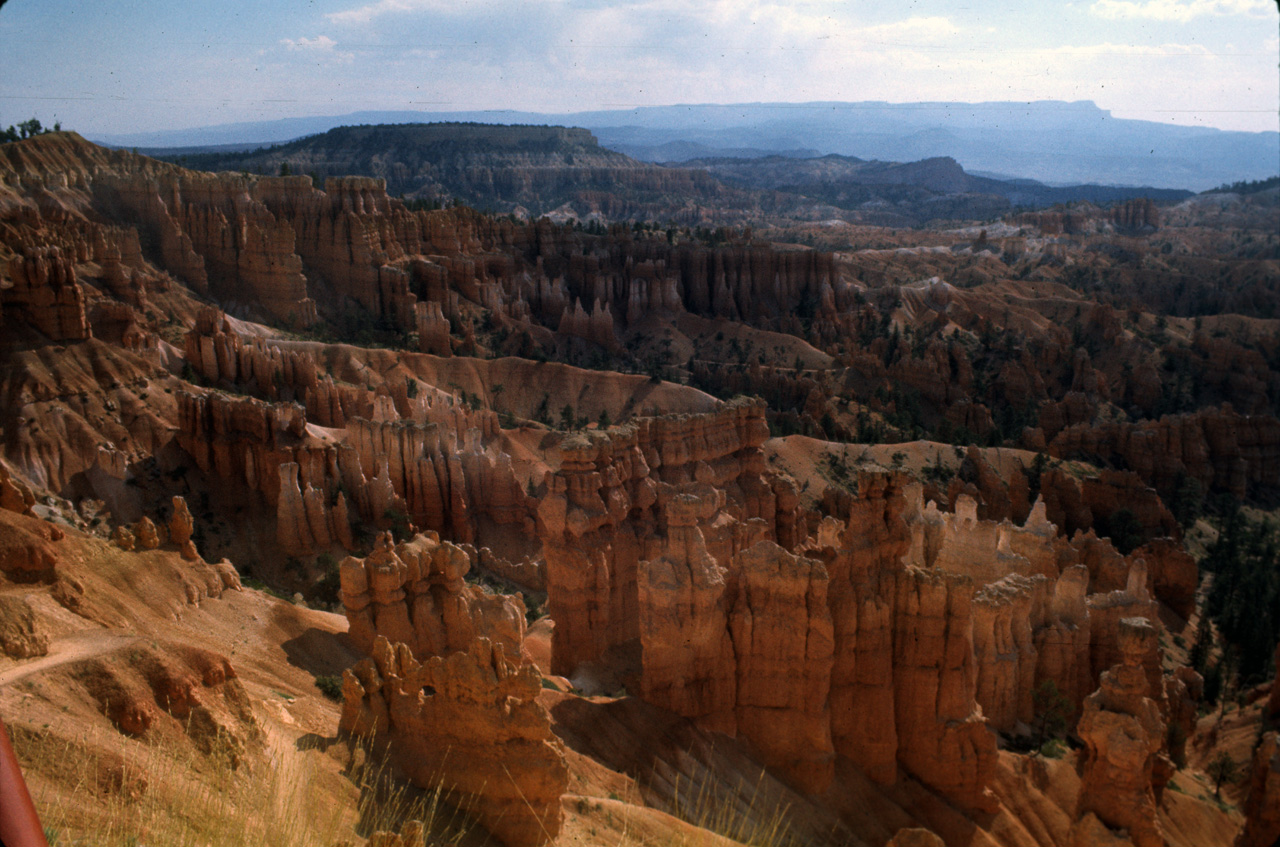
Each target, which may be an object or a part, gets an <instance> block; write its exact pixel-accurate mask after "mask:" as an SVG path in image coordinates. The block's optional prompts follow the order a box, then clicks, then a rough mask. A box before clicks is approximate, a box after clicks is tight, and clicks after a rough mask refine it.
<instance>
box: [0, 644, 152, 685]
mask: <svg viewBox="0 0 1280 847" xmlns="http://www.w3.org/2000/svg"><path fill="white" fill-rule="evenodd" d="M141 640H142V639H141V638H140V637H139V636H137V635H116V634H114V633H110V632H103V631H101V630H92V631H89V632H79V633H76V634H75V635H68V636H66V637H64V638H56V639H54V640H53V641H51V642H49V654H48V655H47V656H41V657H40V658H38V659H33V660H31V661H24V662H22V663H21V664H19V665H16V666H14V667H11V668H8V669H7V670H4V671H0V688H3V687H4V686H6V685H12V684H13V683H15V682H17V681H19V680H22V679H25V678H27V677H28V676H31V675H32V674H35V673H40V672H41V671H46V670H49V669H50V668H56V667H58V666H59V665H65V664H67V663H68V662H78V661H80V660H81V659H88V658H91V657H93V656H100V655H102V654H103V653H110V652H112V651H114V650H119V649H121V648H122V647H127V646H129V645H130V644H133V643H135V642H137V641H141Z"/></svg>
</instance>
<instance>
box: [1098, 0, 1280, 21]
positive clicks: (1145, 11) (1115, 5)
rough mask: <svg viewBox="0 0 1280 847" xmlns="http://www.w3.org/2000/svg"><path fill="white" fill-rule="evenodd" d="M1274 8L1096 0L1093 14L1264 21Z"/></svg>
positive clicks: (1264, 0)
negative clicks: (1238, 17)
mask: <svg viewBox="0 0 1280 847" xmlns="http://www.w3.org/2000/svg"><path fill="white" fill-rule="evenodd" d="M1270 7H1271V3H1270V2H1269V0H1145V2H1141V0H1096V2H1095V3H1094V4H1093V5H1092V6H1090V7H1089V11H1090V12H1092V13H1093V14H1095V15H1097V16H1099V17H1102V18H1107V19H1108V20H1122V19H1128V18H1149V19H1151V20H1157V21H1179V22H1182V21H1189V20H1191V19H1192V18H1196V17H1200V16H1201V15H1249V16H1252V17H1260V16H1262V15H1264V14H1267V13H1268V11H1269V9H1270Z"/></svg>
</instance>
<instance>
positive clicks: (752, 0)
mask: <svg viewBox="0 0 1280 847" xmlns="http://www.w3.org/2000/svg"><path fill="white" fill-rule="evenodd" d="M1278 20H1280V13H1278V12H1277V6H1276V3H1275V2H1274V0H1077V2H1068V3H1045V2H1043V0H1040V1H1039V2H1008V1H1007V0H1006V1H1005V2H999V0H967V2H966V1H965V0H962V2H957V3H942V2H932V1H931V0H917V2H902V3H897V4H889V3H884V2H878V3H871V2H834V0H807V1H806V0H800V2H794V3H786V2H759V0H712V1H711V2H698V0H623V2H603V0H527V2H518V3H517V2H506V0H291V2H269V3H264V2H244V0H226V2H212V3H189V2H181V3H178V2H159V0H137V2H127V0H122V2H115V3H86V2H84V0H9V2H7V3H5V4H4V5H3V7H2V8H0V125H8V124H10V123H15V122H17V121H19V120H23V119H25V118H28V117H31V116H32V115H35V116H36V117H38V118H40V119H41V120H42V121H44V122H45V123H52V122H53V121H54V120H55V119H57V120H60V121H61V122H62V123H63V125H64V126H65V127H68V128H72V129H77V130H79V131H81V132H82V133H84V134H99V133H124V132H133V131H147V130H162V129H177V128H184V127H196V126H206V125H210V124H218V123H228V122H234V121H248V120H266V119H272V118H279V117H296V116H305V115H339V114H344V113H347V112H352V111H356V110H362V109H410V110H427V111H435V110H442V111H447V110H469V109H521V110H531V111H548V112H569V111H581V110H588V109H604V108H629V107H633V106H639V105H663V104H671V103H732V102H759V101H783V102H804V101H811V100H849V101H858V100H886V101H890V102H911V101H919V100H960V101H987V100H1012V101H1026V100H1044V99H1055V100H1093V101H1095V102H1096V103H1097V104H1098V105H1099V106H1101V107H1102V108H1104V109H1110V110H1112V111H1113V112H1114V113H1115V114H1116V115H1117V116H1119V117H1127V118H1141V119H1146V120H1157V121H1163V122H1170V123H1179V124H1187V125H1202V126H1216V127H1221V128H1224V129H1244V130H1276V129H1280V118H1278V117H1277V108H1278V107H1280V73H1278V71H1277V64H1278V63H1280V36H1278V29H1280V27H1278V25H1277V22H1278Z"/></svg>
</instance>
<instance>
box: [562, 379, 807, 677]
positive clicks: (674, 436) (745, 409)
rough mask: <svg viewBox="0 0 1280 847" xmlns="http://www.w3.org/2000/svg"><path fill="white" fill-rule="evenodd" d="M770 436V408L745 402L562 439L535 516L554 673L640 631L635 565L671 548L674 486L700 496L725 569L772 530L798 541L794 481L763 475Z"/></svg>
mask: <svg viewBox="0 0 1280 847" xmlns="http://www.w3.org/2000/svg"><path fill="white" fill-rule="evenodd" d="M767 436H768V430H767V428H766V426H765V423H764V406H763V404H761V403H759V402H758V401H737V402H733V403H728V404H725V405H724V406H723V407H722V408H721V409H720V410H719V411H716V412H712V413H710V414H705V415H678V416H676V415H673V416H669V417H663V418H636V419H633V420H632V421H629V422H628V423H627V424H626V425H625V426H621V427H613V428H611V429H610V430H608V431H607V432H589V433H586V434H582V435H575V436H572V437H571V438H568V439H566V440H565V441H564V442H563V443H562V444H561V446H560V454H561V462H560V471H559V472H558V473H556V474H554V475H552V476H550V477H549V478H548V480H547V488H548V490H547V493H546V495H545V496H543V498H542V500H541V501H540V502H539V504H538V512H537V514H538V522H539V526H538V536H539V537H540V538H541V539H542V542H543V552H544V555H545V558H546V562H547V602H548V611H549V612H550V614H551V616H552V617H553V618H555V619H556V622H557V626H556V631H555V636H554V639H555V641H554V650H553V662H554V667H555V671H556V673H560V674H563V675H572V674H573V673H574V671H575V669H576V668H577V667H578V666H579V665H582V664H584V663H598V662H600V661H601V660H602V659H603V657H604V654H605V653H606V652H607V651H609V650H610V649H612V648H613V647H615V646H619V645H622V644H625V643H627V642H630V641H634V640H635V639H636V638H638V637H639V636H640V619H639V609H638V603H637V582H636V579H637V577H636V574H637V569H638V567H639V563H640V561H641V560H642V559H652V558H658V557H659V556H660V555H661V553H660V551H662V550H663V549H664V544H665V539H664V538H663V537H662V535H663V533H662V529H663V527H664V525H665V523H666V504H667V502H669V501H670V500H671V498H672V497H673V496H674V495H675V494H677V493H691V494H694V495H695V496H696V497H697V499H698V501H699V502H700V503H701V507H700V508H702V509H703V510H704V511H702V512H700V516H699V521H698V523H699V527H700V530H701V532H702V534H703V537H704V542H705V544H706V547H707V551H708V553H709V554H710V555H711V557H712V558H713V559H714V560H715V561H716V563H717V565H718V566H719V567H725V566H727V564H728V561H729V559H730V557H731V556H732V555H733V553H734V552H736V551H737V550H741V549H744V548H745V547H746V546H750V544H751V543H754V541H756V540H758V539H759V538H760V537H762V536H763V537H767V538H775V539H776V540H778V541H779V542H780V543H781V544H782V546H784V547H787V546H788V545H789V544H790V545H794V543H795V541H796V538H795V530H794V526H795V520H796V512H795V504H794V502H792V503H791V505H790V507H789V508H790V511H786V510H783V511H780V510H779V509H778V504H779V495H778V493H776V492H778V491H782V492H784V493H785V491H786V490H788V489H789V486H788V485H787V484H786V483H784V482H783V481H781V480H780V479H778V478H776V477H774V476H772V475H766V474H765V473H764V460H763V456H762V454H761V452H760V445H761V444H763V443H764V440H765V438H767ZM712 487H714V488H720V489H724V491H723V492H715V491H713V490H712ZM686 488H687V490H686ZM784 499H785V498H784ZM753 518H759V519H760V520H762V521H763V523H762V524H752V523H750V520H751V519H753Z"/></svg>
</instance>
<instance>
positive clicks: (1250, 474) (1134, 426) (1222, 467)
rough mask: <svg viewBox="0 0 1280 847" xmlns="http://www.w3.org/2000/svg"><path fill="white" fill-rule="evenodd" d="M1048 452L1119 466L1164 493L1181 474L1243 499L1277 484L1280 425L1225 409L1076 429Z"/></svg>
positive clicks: (1055, 440)
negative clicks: (1250, 492) (1257, 489)
mask: <svg viewBox="0 0 1280 847" xmlns="http://www.w3.org/2000/svg"><path fill="white" fill-rule="evenodd" d="M1049 452H1050V453H1052V454H1053V455H1054V456H1060V457H1061V456H1074V455H1083V456H1096V457H1099V458H1101V459H1102V460H1103V461H1106V462H1109V463H1111V464H1123V466H1125V467H1128V468H1130V469H1131V470H1133V471H1134V472H1136V473H1137V474H1138V475H1139V476H1140V477H1142V478H1143V479H1144V480H1146V481H1148V483H1149V484H1151V485H1154V486H1155V487H1156V488H1157V489H1158V490H1160V491H1164V492H1172V491H1173V490H1174V488H1175V487H1176V486H1177V484H1178V480H1179V475H1185V476H1189V477H1191V478H1192V479H1195V480H1196V481H1198V482H1199V483H1200V484H1201V485H1202V486H1203V487H1204V490H1206V491H1208V490H1210V489H1217V490H1222V491H1228V492H1230V493H1231V494H1233V495H1234V496H1236V497H1239V498H1243V497H1244V496H1245V494H1246V492H1247V491H1248V490H1249V489H1250V487H1251V486H1263V487H1267V486H1275V485H1277V484H1278V483H1280V420H1277V419H1275V418H1273V417H1264V416H1257V415H1240V414H1237V413H1236V412H1234V411H1233V410H1232V409H1231V408H1230V407H1227V406H1224V407H1222V408H1220V409H1205V410H1201V411H1199V412H1195V413H1192V414H1186V415H1167V416H1165V417H1163V418H1161V419H1160V420H1158V421H1140V422H1137V423H1107V424H1078V425H1075V426H1068V427H1067V428H1065V429H1063V430H1062V431H1061V432H1059V433H1057V434H1056V435H1055V436H1054V437H1053V439H1052V441H1051V443H1050V445H1049Z"/></svg>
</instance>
